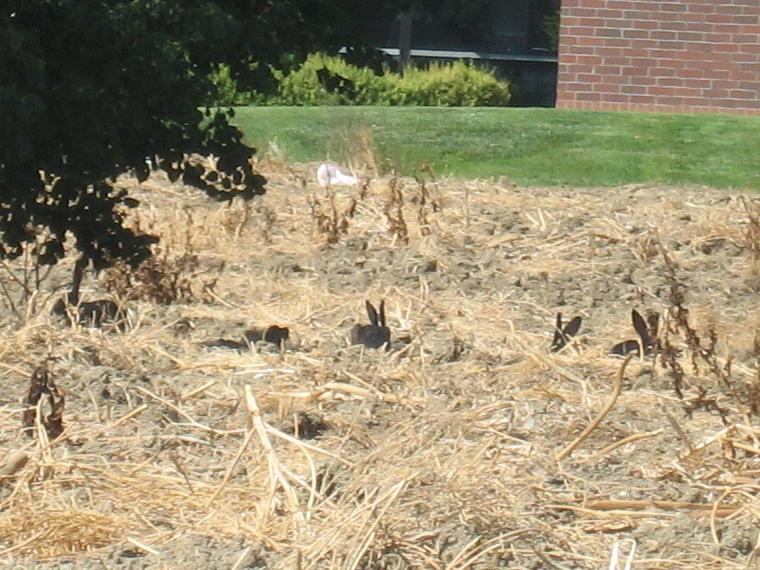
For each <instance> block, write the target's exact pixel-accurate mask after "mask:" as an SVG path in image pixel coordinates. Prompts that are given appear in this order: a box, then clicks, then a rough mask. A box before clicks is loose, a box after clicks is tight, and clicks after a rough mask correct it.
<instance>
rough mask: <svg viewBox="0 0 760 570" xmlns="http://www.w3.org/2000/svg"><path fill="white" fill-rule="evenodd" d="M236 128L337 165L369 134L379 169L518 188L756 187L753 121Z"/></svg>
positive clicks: (507, 117) (315, 123)
mask: <svg viewBox="0 0 760 570" xmlns="http://www.w3.org/2000/svg"><path fill="white" fill-rule="evenodd" d="M235 121H236V122H237V124H238V125H239V126H240V127H241V128H242V129H243V131H244V132H245V134H246V139H247V141H248V142H249V143H251V144H252V145H254V146H256V147H258V148H259V149H261V150H266V149H267V147H268V145H269V143H270V142H271V141H274V140H276V141H277V145H278V146H279V147H280V148H281V149H282V150H283V151H284V153H285V156H286V157H287V158H288V159H289V160H294V161H317V160H324V159H327V158H330V159H332V160H336V161H346V159H347V156H349V155H351V154H352V153H354V152H355V151H356V148H357V145H359V144H360V143H359V142H358V137H357V135H356V134H355V133H357V132H362V131H363V132H364V133H365V134H366V133H367V132H368V130H369V129H370V128H371V131H372V134H373V136H374V145H375V150H376V154H377V156H378V158H379V159H380V162H381V164H383V165H386V166H389V165H392V166H394V167H396V168H397V169H398V170H399V171H401V172H402V173H406V174H411V173H413V172H414V171H415V169H417V168H418V167H419V165H420V163H421V161H423V160H426V161H428V162H429V163H430V164H431V165H432V166H433V168H434V169H435V170H436V172H438V173H439V174H448V175H453V176H457V177H467V178H473V177H478V178H486V177H492V176H493V177H498V176H501V175H505V176H507V177H508V178H509V179H511V180H513V181H515V182H517V183H519V184H525V185H559V184H569V185H574V186H588V185H599V186H614V185H618V184H626V183H632V182H659V183H665V184H673V185H694V184H703V185H709V186H714V187H718V188H742V189H754V190H760V117H737V116H725V115H667V114H638V113H599V112H584V111H560V110H556V109H515V108H430V107H244V108H238V109H237V116H236V118H235Z"/></svg>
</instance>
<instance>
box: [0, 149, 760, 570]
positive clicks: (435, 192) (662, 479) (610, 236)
mask: <svg viewBox="0 0 760 570" xmlns="http://www.w3.org/2000/svg"><path fill="white" fill-rule="evenodd" d="M262 169H263V170H264V173H265V174H266V175H267V176H268V177H269V178H270V183H269V185H268V193H267V194H266V195H265V196H264V197H263V198H261V199H257V200H255V201H254V202H253V203H252V204H251V206H250V209H246V208H245V207H244V206H243V205H241V204H239V203H237V202H234V203H233V204H231V205H226V204H218V203H213V202H210V201H208V200H207V199H206V198H205V197H204V196H202V195H201V194H199V193H198V192H196V191H194V190H192V189H189V188H185V187H182V186H179V185H169V184H168V183H167V182H166V181H165V180H164V179H162V178H161V177H160V176H154V177H153V178H151V179H150V180H149V181H148V182H146V183H145V184H143V185H142V186H141V187H139V188H138V187H137V186H136V183H135V182H133V181H129V180H125V181H124V185H126V186H130V187H133V188H134V191H135V194H136V196H137V197H139V198H141V199H142V201H143V203H142V205H141V207H140V209H139V213H138V217H139V224H140V227H142V228H143V229H150V230H152V231H155V232H158V233H159V234H160V235H161V236H162V238H163V242H162V243H163V250H162V251H163V252H164V253H165V254H167V255H168V256H169V257H168V259H169V260H170V261H171V260H176V259H177V258H178V256H180V255H181V254H183V253H189V254H192V256H191V257H186V264H185V266H183V267H182V268H181V272H180V273H179V274H178V276H179V278H180V279H182V280H184V281H183V283H184V284H185V285H186V286H187V287H186V291H185V293H186V295H187V298H186V299H184V300H183V301H181V302H177V303H172V304H167V305H158V304H156V303H152V302H149V301H148V300H145V299H132V300H129V302H128V306H129V309H130V312H131V320H132V328H131V329H130V330H128V331H127V332H123V333H122V332H118V331H104V330H98V329H88V328H79V327H76V328H66V327H64V326H63V325H62V324H61V323H57V322H56V321H54V319H53V318H52V317H51V316H50V315H49V308H50V306H51V305H52V302H53V300H54V297H53V296H52V295H51V291H52V290H53V286H54V285H55V284H62V283H64V281H65V275H66V274H67V272H68V271H70V268H71V260H68V261H67V263H65V264H64V265H63V266H61V267H58V268H56V270H55V271H54V273H53V275H52V276H51V277H50V278H49V279H48V280H47V281H45V282H44V284H43V289H42V290H41V291H40V293H39V295H38V296H37V298H36V301H37V302H36V303H35V304H34V306H35V307H36V309H35V311H31V312H32V314H31V315H30V316H29V317H28V318H26V319H24V320H23V322H22V324H19V320H18V319H16V318H15V317H13V314H12V312H11V311H10V310H8V309H9V306H8V299H7V298H6V299H5V301H4V302H5V305H6V310H5V311H4V312H3V314H4V317H3V319H2V325H1V327H0V330H2V332H3V338H4V342H3V344H2V346H0V374H1V375H2V377H3V381H4V386H5V390H4V394H3V401H2V405H1V406H0V426H1V429H0V450H1V451H0V460H2V461H3V462H4V465H0V501H2V502H1V503H0V505H1V512H0V561H1V562H2V564H3V565H4V566H5V567H8V568H27V567H32V566H34V567H37V568H54V567H55V568H74V567H76V568H101V567H108V568H111V567H114V568H130V569H132V568H189V567H197V568H275V569H296V568H301V569H325V568H329V569H365V568H371V569H405V568H426V569H440V570H443V569H464V568H472V569H479V570H484V569H492V568H516V569H517V568H589V569H598V568H607V567H608V566H609V560H610V556H611V553H612V552H613V550H614V549H615V547H616V545H617V546H618V547H620V549H621V554H620V558H621V561H620V564H619V566H618V567H619V568H623V566H624V560H623V559H624V558H625V555H626V554H627V552H628V551H629V549H630V547H631V545H632V544H634V543H635V545H636V551H635V555H634V559H633V564H632V567H633V568H637V569H638V568H642V569H643V568H662V569H665V568H716V569H717V568H755V567H760V566H758V564H759V563H758V559H759V558H760V557H759V553H760V537H759V531H760V499H758V492H759V491H760V425H759V422H758V413H759V412H760V410H758V409H757V408H758V405H759V404H760V383H758V374H757V370H758V366H757V364H758V362H757V359H758V351H759V350H760V346H758V344H759V343H758V342H757V341H756V332H757V331H758V330H759V329H760V306H759V305H758V302H757V300H758V291H759V290H760V271H759V270H758V265H757V261H756V257H757V256H758V255H760V249H758V245H759V244H760V233H758V226H757V224H756V223H755V222H756V218H755V216H756V214H755V213H754V212H755V211H756V210H755V208H757V207H758V201H757V200H756V198H755V197H754V196H752V195H746V196H743V195H741V194H738V193H728V192H721V191H716V190H711V189H704V188H693V189H683V188H659V187H649V186H626V187H622V188H615V189H580V188H519V187H514V186H512V185H511V184H509V183H508V182H507V181H501V182H499V183H496V182H485V181H466V182H458V181H453V180H444V181H437V182H436V181H433V180H428V182H427V184H426V189H427V194H426V195H425V196H424V198H425V203H424V204H422V201H421V199H422V197H423V196H422V194H421V187H420V184H419V183H418V182H417V181H415V180H412V179H403V180H400V181H398V189H399V190H400V192H401V194H402V195H403V198H404V204H403V207H401V210H400V211H401V214H402V216H403V219H404V221H405V225H406V230H407V233H408V243H406V242H405V240H404V239H403V224H401V223H399V222H400V220H399V219H398V211H399V210H398V205H397V204H396V205H391V208H390V210H388V203H389V196H390V194H391V192H390V188H391V186H392V184H390V182H389V178H387V177H385V178H380V179H376V180H373V181H372V183H371V184H370V185H369V186H368V187H367V189H366V195H364V196H359V195H358V193H359V191H358V190H356V189H351V188H349V189H338V190H337V191H336V196H335V207H336V210H337V211H339V212H340V211H344V210H346V208H347V207H348V205H349V203H350V200H351V198H352V197H354V198H356V199H357V204H356V208H355V211H354V215H353V217H348V218H347V219H346V224H345V227H344V229H345V233H344V234H341V235H339V236H337V242H336V243H334V244H332V245H327V244H325V234H324V233H321V232H319V231H317V230H316V224H315V215H314V214H313V213H312V212H313V210H312V209H310V206H309V201H308V198H309V194H310V193H312V192H314V193H316V195H317V196H318V197H319V196H322V194H323V191H321V190H319V189H317V187H316V185H315V183H314V181H313V180H314V179H313V169H314V165H300V166H292V167H287V168H286V167H283V166H281V165H277V164H274V163H270V164H262ZM318 199H319V200H320V204H321V206H319V208H321V210H320V211H321V212H323V213H324V214H325V215H327V216H328V217H329V216H330V212H331V206H330V204H329V201H327V202H326V201H325V200H324V198H318ZM745 200H746V201H745ZM386 210H388V211H389V212H390V214H391V216H393V217H395V218H396V219H397V222H396V224H395V225H396V229H397V230H398V231H396V232H395V233H394V232H393V231H389V227H390V225H391V224H390V223H389V220H388V217H387V216H386V214H385V212H386ZM748 212H749V213H748ZM750 214H751V215H750ZM753 220H754V221H753ZM663 250H664V252H665V253H666V255H667V256H668V258H669V259H671V260H672V264H673V267H674V271H675V273H674V274H671V273H669V270H668V266H667V264H666V263H665V258H664V256H663ZM167 252H168V253H167ZM222 262H224V263H223V264H222ZM21 263H22V262H21V261H20V262H18V263H16V264H12V265H9V266H8V267H7V270H6V272H5V273H4V274H3V284H4V286H5V287H6V288H7V290H8V291H9V295H10V296H11V298H12V297H13V290H14V289H13V287H14V286H13V282H12V280H11V278H10V273H9V271H13V272H15V273H14V275H16V276H18V275H20V272H21ZM111 278H112V283H113V279H115V278H114V277H113V274H112V277H111ZM106 283H107V276H106V275H101V276H100V277H98V278H95V276H94V275H92V274H88V279H87V281H86V283H85V287H86V288H87V293H88V295H87V297H86V298H93V296H100V297H102V296H104V295H105V294H106V291H105V286H106ZM675 283H680V284H681V287H682V290H683V291H685V300H684V301H683V306H684V307H686V308H688V311H689V312H688V321H689V323H691V326H692V327H693V329H694V330H695V331H696V332H697V334H698V335H699V337H700V346H701V347H702V354H701V355H699V354H698V355H696V357H695V358H694V359H692V354H693V352H694V350H695V347H694V341H692V348H691V349H690V348H689V347H688V346H687V343H686V342H685V335H684V333H683V329H680V330H679V329H677V327H676V324H675V318H674V316H673V315H674V314H675V304H674V303H675V302H674V300H673V296H672V294H671V293H672V286H674V284H675ZM365 299H370V300H373V301H375V302H377V301H379V300H380V299H386V303H387V313H388V324H389V326H390V327H391V329H392V350H390V351H389V352H384V351H373V350H365V349H363V348H362V347H352V346H349V342H348V336H349V330H350V328H351V326H352V325H353V324H354V323H355V322H366V315H365V314H364V300H365ZM632 307H636V308H638V309H639V310H641V311H642V312H646V311H647V310H657V311H660V312H661V313H663V315H664V316H663V327H662V328H661V332H662V334H663V335H667V338H668V339H669V341H668V342H669V343H670V344H672V345H673V346H674V347H677V348H680V349H682V352H681V354H680V356H679V357H678V359H677V362H678V363H679V364H680V365H681V366H682V367H683V379H682V384H683V387H682V392H683V399H681V398H679V397H678V396H677V394H676V392H675V390H674V385H675V379H674V374H673V371H672V369H671V368H666V367H665V366H664V365H663V361H662V359H661V358H659V357H658V358H657V359H656V361H655V360H654V359H653V358H646V359H639V358H634V359H633V360H632V361H631V362H630V363H629V364H628V366H627V368H626V369H625V374H624V377H623V379H622V391H621V393H620V395H619V397H618V398H617V400H616V401H614V403H613V405H612V407H611V409H610V411H609V413H608V414H607V415H606V417H604V418H603V419H601V421H600V422H599V423H598V425H596V427H595V428H594V429H593V430H592V431H591V432H590V433H588V436H587V437H586V438H585V439H583V440H582V441H580V442H579V443H578V445H577V446H576V447H575V448H574V449H573V450H572V452H569V449H568V446H570V444H571V443H572V442H573V441H574V440H575V439H576V438H578V437H579V436H580V435H581V433H582V432H583V431H584V429H585V428H586V427H587V426H589V424H591V423H592V422H593V420H594V418H595V417H596V416H597V414H599V412H600V411H601V410H602V409H603V408H604V407H605V405H606V404H607V403H608V402H610V399H611V398H612V395H613V386H614V384H615V378H616V374H617V373H618V371H619V370H620V369H621V364H622V359H620V358H615V357H612V356H610V355H609V354H608V353H609V349H610V347H611V346H612V345H613V344H614V343H616V342H619V341H622V340H626V339H633V338H636V336H635V333H634V330H633V327H632V326H631V324H630V311H631V308H632ZM557 311H561V312H562V313H563V314H564V315H565V317H566V319H569V318H570V317H572V316H573V315H582V316H583V319H584V320H583V326H582V329H581V334H580V335H579V337H578V338H577V339H576V340H575V342H574V343H573V344H572V345H570V346H568V347H566V348H565V349H564V350H563V351H561V352H560V353H557V354H554V353H551V352H550V351H549V344H550V342H551V337H552V329H553V322H554V316H555V313H556V312H557ZM666 317H667V318H666ZM270 324H280V325H286V326H288V327H290V330H291V338H290V340H289V342H288V344H287V346H286V348H285V350H284V351H279V350H277V349H276V348H275V347H272V346H267V345H265V344H258V345H257V346H254V347H253V348H252V350H243V351H240V352H237V351H232V350H225V349H219V348H207V347H205V346H204V344H203V343H204V342H207V341H209V340H213V339H218V338H219V337H226V338H239V337H240V335H241V334H242V331H243V330H244V329H246V328H250V327H253V326H267V325H270ZM666 329H669V332H668V330H666ZM710 330H712V331H714V333H715V339H716V340H715V342H714V343H713V345H711V344H710V342H709V340H708V339H709V336H710V333H709V331H710ZM663 338H664V337H663ZM693 349H694V350H693ZM49 356H50V357H53V360H51V361H50V363H49V368H50V373H51V376H52V377H53V378H54V379H55V381H56V383H57V385H58V387H59V388H60V389H61V390H63V391H65V394H66V403H65V411H64V427H65V432H64V434H63V435H62V436H61V437H60V438H58V439H57V440H55V441H53V442H47V441H45V439H46V438H45V437H41V438H29V437H27V436H26V435H24V434H22V432H21V422H22V414H23V411H24V409H25V406H24V404H23V402H24V398H25V396H26V393H27V391H28V386H29V377H30V375H31V373H32V371H33V370H34V369H35V368H36V367H37V366H39V365H40V364H42V363H43V362H44V361H45V359H46V357H49ZM695 363H696V364H697V367H696V368H695V366H694V364H695ZM246 392H247V394H246ZM246 395H248V398H246ZM753 408H754V409H753ZM294 424H298V425H299V429H298V433H296V431H295V430H294ZM616 444H617V445H616ZM563 450H568V453H566V456H565V457H564V458H562V459H561V460H559V459H558V456H559V455H561V454H562V452H563ZM18 453H23V454H25V459H26V463H25V464H23V463H19V464H17V465H15V466H14V465H12V461H11V462H10V463H11V465H9V461H10V458H11V457H13V456H14V455H16V454H18ZM2 458H4V459H2Z"/></svg>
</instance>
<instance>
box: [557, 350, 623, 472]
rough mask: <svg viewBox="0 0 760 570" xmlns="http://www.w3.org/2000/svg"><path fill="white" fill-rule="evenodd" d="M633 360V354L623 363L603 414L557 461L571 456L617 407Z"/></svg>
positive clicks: (561, 453) (599, 415) (597, 417)
mask: <svg viewBox="0 0 760 570" xmlns="http://www.w3.org/2000/svg"><path fill="white" fill-rule="evenodd" d="M631 358H633V353H631V354H629V355H628V356H626V358H625V360H624V361H623V364H621V365H620V369H619V370H618V373H617V376H616V377H615V385H614V387H613V389H612V397H611V398H610V400H609V402H607V405H606V406H604V408H603V409H602V411H601V412H599V414H598V415H597V416H596V418H595V419H594V421H592V422H591V423H590V424H589V425H588V427H587V428H586V429H584V430H583V432H582V433H581V434H580V435H579V436H578V437H577V438H576V439H575V441H573V442H572V443H571V444H570V445H568V446H567V447H566V448H565V449H563V450H562V451H561V452H560V453H559V454H557V461H562V460H563V459H565V458H566V457H567V456H569V455H570V454H571V453H572V452H573V451H575V449H576V448H577V447H578V446H579V445H580V444H581V443H583V441H584V440H585V439H586V438H587V437H588V436H589V434H591V432H592V431H594V430H595V429H596V428H597V426H598V425H599V424H600V423H601V422H602V420H603V419H604V418H605V417H606V416H607V414H608V413H609V412H610V410H611V409H612V407H613V406H614V405H615V402H616V401H617V399H618V396H619V395H620V390H621V389H622V387H623V375H624V374H625V368H626V366H628V363H629V362H630V361H631Z"/></svg>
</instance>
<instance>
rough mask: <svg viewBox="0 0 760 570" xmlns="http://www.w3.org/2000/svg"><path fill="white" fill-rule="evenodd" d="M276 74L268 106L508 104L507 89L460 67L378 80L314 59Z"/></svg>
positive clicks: (482, 72) (448, 66)
mask: <svg viewBox="0 0 760 570" xmlns="http://www.w3.org/2000/svg"><path fill="white" fill-rule="evenodd" d="M274 73H275V76H276V78H277V79H278V81H279V93H278V95H277V96H276V97H275V98H274V99H273V100H272V101H271V102H272V103H275V104H279V105H425V106H445V107H460V106H471V107H475V106H478V107H480V106H505V105H508V104H509V99H510V89H509V84H508V83H506V82H504V81H501V80H499V79H497V78H496V77H494V75H493V73H491V72H488V71H485V70H483V69H480V68H477V67H474V66H472V65H470V64H468V63H464V62H455V63H452V64H433V65H430V66H429V67H426V68H410V69H407V71H406V73H405V74H404V76H403V77H402V76H400V75H398V74H395V73H386V74H385V75H381V76H380V75H375V74H374V73H373V72H372V71H371V70H369V69H366V68H359V67H356V66H354V65H350V64H348V63H346V62H345V61H343V60H342V59H340V58H339V57H332V56H328V55H325V54H312V55H310V56H309V57H308V58H307V59H306V61H305V62H304V63H303V64H302V65H301V66H300V67H299V68H298V69H296V70H295V71H293V72H291V73H288V74H283V73H278V72H276V71H275V72H274ZM320 73H321V74H322V75H323V80H320V77H319V74H320ZM325 77H326V80H324V79H325Z"/></svg>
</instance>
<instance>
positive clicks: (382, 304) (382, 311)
mask: <svg viewBox="0 0 760 570" xmlns="http://www.w3.org/2000/svg"><path fill="white" fill-rule="evenodd" d="M375 324H377V323H375ZM380 326H381V327H384V326H385V299H383V300H382V301H380Z"/></svg>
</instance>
